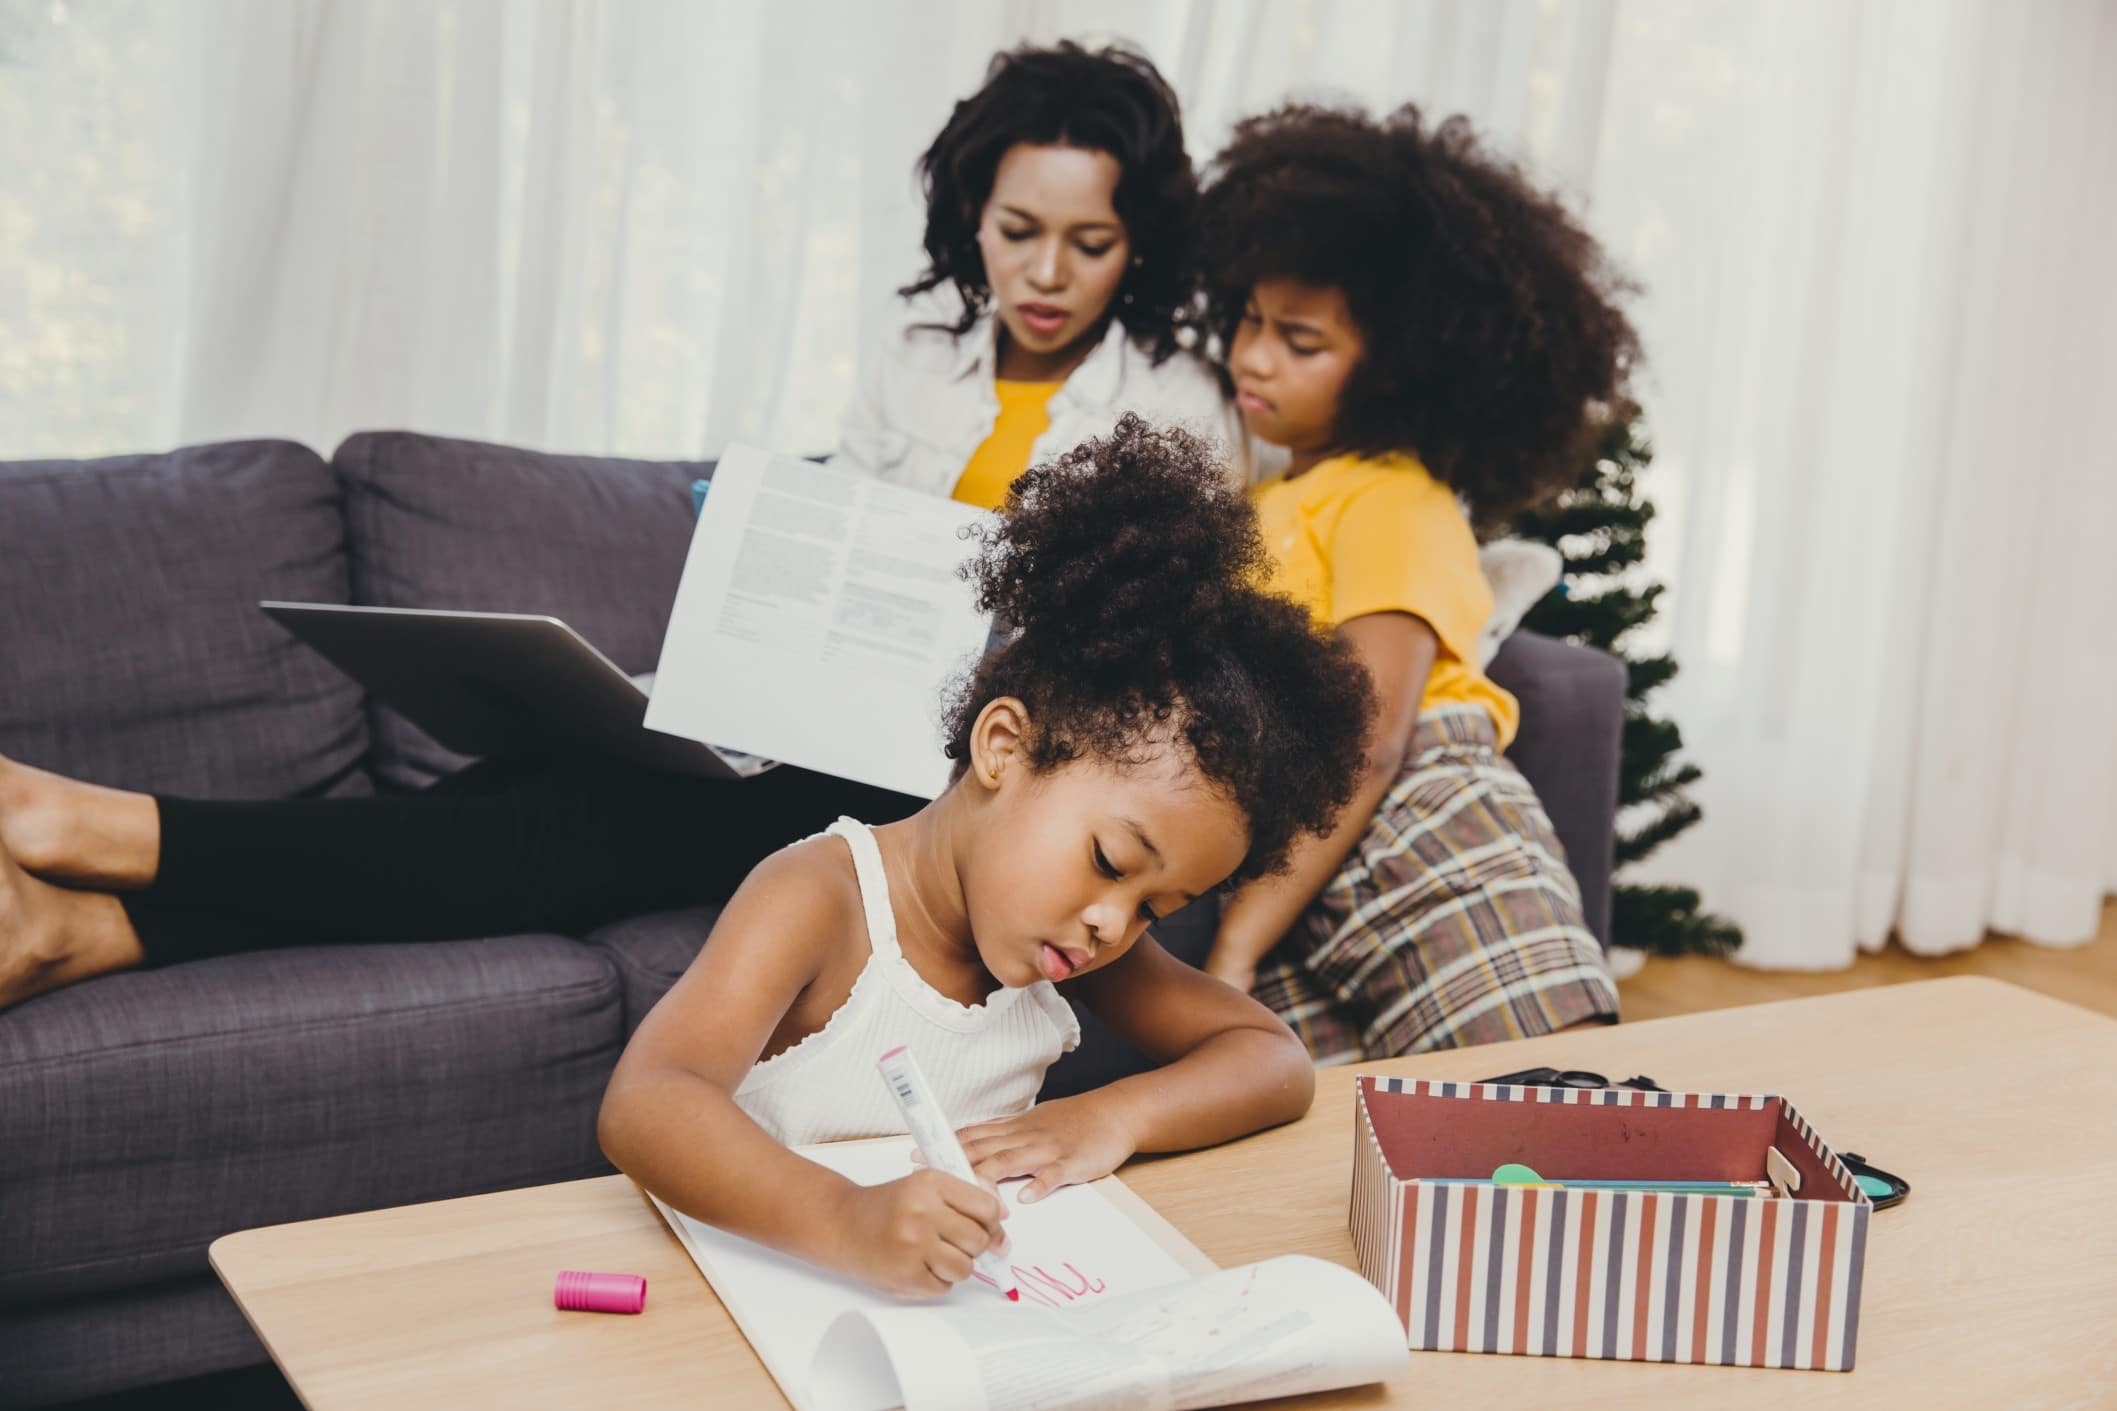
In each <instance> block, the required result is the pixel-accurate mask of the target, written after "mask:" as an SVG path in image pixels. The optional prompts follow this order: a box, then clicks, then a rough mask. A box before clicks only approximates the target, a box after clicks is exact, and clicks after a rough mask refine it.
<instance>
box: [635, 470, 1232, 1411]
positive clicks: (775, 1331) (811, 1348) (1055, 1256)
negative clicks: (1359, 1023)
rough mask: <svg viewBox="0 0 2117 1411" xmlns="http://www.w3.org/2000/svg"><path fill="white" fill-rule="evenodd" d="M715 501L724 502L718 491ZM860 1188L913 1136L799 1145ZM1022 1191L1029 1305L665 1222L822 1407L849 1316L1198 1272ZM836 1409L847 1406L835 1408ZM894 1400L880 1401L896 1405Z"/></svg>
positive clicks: (1017, 1268) (1018, 1309) (1076, 1192)
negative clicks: (826, 1366) (835, 1344)
mask: <svg viewBox="0 0 2117 1411" xmlns="http://www.w3.org/2000/svg"><path fill="white" fill-rule="evenodd" d="M714 493H715V494H718V493H720V492H719V491H718V490H716V491H714ZM798 1150H799V1151H800V1153H801V1154H802V1155H803V1156H806V1157H808V1158H809V1159H810V1160H813V1161H819V1162H821V1163H822V1164H824V1165H826V1166H829V1167H830V1168H831V1169H833V1170H835V1171H839V1172H842V1173H843V1174H844V1175H846V1176H848V1177H850V1178H851V1179H853V1180H855V1181H857V1182H859V1183H860V1184H861V1185H864V1186H872V1185H879V1184H881V1183H882V1182H884V1181H889V1180H894V1179H896V1178H897V1177H899V1176H903V1175H907V1174H909V1173H910V1172H911V1171H912V1170H914V1169H915V1168H914V1167H913V1165H912V1163H911V1153H912V1142H911V1139H910V1138H909V1137H904V1138H899V1139H894V1140H888V1141H872V1142H846V1143H841V1144H837V1145H831V1146H816V1147H802V1148H798ZM1022 1184H1023V1183H1022V1182H1010V1183H1008V1184H1007V1185H1006V1186H1003V1187H1002V1189H1001V1193H1002V1195H1003V1196H1004V1197H1005V1198H1006V1199H1007V1201H1008V1205H1009V1208H1010V1211H1011V1213H1010V1214H1009V1216H1008V1218H1007V1235H1008V1239H1009V1241H1010V1242H1011V1243H1010V1248H1009V1250H1008V1252H1007V1255H1006V1256H1005V1257H1006V1258H1007V1260H1008V1262H1009V1263H1010V1264H1011V1265H1012V1266H1013V1270H1014V1274H1015V1277H1016V1279H1017V1280H1018V1281H1019V1283H1020V1286H1021V1288H1022V1292H1023V1302H1022V1303H1021V1304H1012V1303H1009V1302H1008V1301H1007V1300H1006V1299H1005V1298H1003V1297H1002V1296H1001V1295H1000V1294H999V1293H998V1292H997V1291H995V1290H993V1289H992V1288H990V1287H988V1286H986V1285H984V1284H982V1283H979V1282H978V1281H977V1280H976V1279H971V1280H969V1281H967V1282H966V1283H964V1284H961V1285H958V1286H957V1287H956V1289H955V1290H954V1291H952V1292H951V1293H950V1294H949V1295H948V1296H947V1297H946V1298H941V1299H935V1300H931V1301H929V1302H924V1303H907V1302H904V1301H901V1300H898V1299H893V1298H891V1297H889V1296H888V1295H886V1294H882V1293H877V1292H875V1291H873V1290H871V1289H869V1288H867V1287H866V1286H864V1285H862V1284H858V1283H856V1282H854V1281H853V1280H851V1279H847V1278H843V1277H841V1276H839V1275H836V1274H831V1273H828V1272H826V1271H824V1270H821V1269H817V1268H815V1267H814V1266H813V1265H809V1264H806V1263H803V1262H802V1261H801V1260H798V1259H794V1258H792V1257H790V1256H788V1255H784V1254H780V1253H778V1252H777V1251H774V1250H769V1249H766V1248H764V1247H763V1246H761V1245H757V1244H753V1243H751V1242H750V1241H748V1240H745V1239H740V1238H738V1237H736V1236H734V1235H730V1234H726V1233H724V1232H722V1231H720V1230H716V1229H714V1228H713V1227H711V1226H710V1225H702V1224H700V1223H699V1222H697V1221H696V1220H692V1219H689V1218H687V1217H686V1216H683V1215H679V1214H677V1213H676V1212H675V1211H672V1210H670V1209H669V1208H668V1207H667V1206H663V1207H662V1214H663V1215H664V1216H665V1217H666V1218H667V1219H668V1221H669V1224H670V1227H671V1228H672V1229H674V1230H675V1231H676V1234H677V1238H679V1239H680V1240H682V1241H683V1244H684V1247H685V1249H687V1250H688V1251H689V1252H690V1254H691V1258H692V1260H693V1261H694V1262H696V1263H697V1265H698V1267H699V1269H700V1270H701V1271H702V1272H703V1273H704V1274H705V1276H706V1278H707V1280H708V1281H709V1282H710V1283H711V1284H712V1285H713V1291H714V1292H715V1293H717V1294H718V1295H720V1300H721V1302H722V1303H724V1304H726V1305H727V1307H728V1311H729V1312H730V1313H732V1314H733V1315H734V1317H735V1321H736V1322H737V1323H738V1324H739V1325H740V1326H741V1327H742V1331H743V1335H744V1336H745V1337H747V1338H749V1340H750V1345H751V1346H752V1347H753V1348H755V1349H756V1350H757V1355H758V1356H759V1357H760V1358H761V1359H763V1361H764V1364H765V1366H766V1368H768V1369H769V1370H770V1371H771V1373H772V1376H773V1379H774V1380H776V1381H777V1382H778V1383H779V1387H780V1390H781V1391H783V1392H785V1393H786V1395H787V1399H788V1400H789V1401H792V1402H793V1403H794V1404H795V1405H796V1406H797V1407H802V1408H805V1411H806V1409H807V1408H816V1407H818V1406H820V1405H821V1403H819V1402H818V1401H817V1400H815V1399H814V1397H813V1396H812V1395H811V1392H810V1387H809V1379H810V1371H811V1366H812V1364H813V1363H814V1360H815V1357H816V1352H817V1348H818V1346H819V1345H820V1344H821V1343H822V1341H823V1336H824V1333H825V1332H826V1331H827V1330H828V1329H829V1328H830V1326H831V1325H832V1323H834V1322H836V1321H837V1319H838V1318H839V1317H840V1316H841V1315H843V1314H846V1313H853V1312H870V1313H882V1312H889V1311H892V1310H896V1311H904V1310H914V1311H929V1312H930V1311H932V1310H935V1309H939V1308H951V1309H957V1310H973V1311H974V1310H978V1309H983V1310H986V1311H988V1312H992V1313H996V1314H998V1315H1000V1316H1002V1317H1003V1318H1008V1319H1013V1320H1016V1321H1017V1322H1018V1323H1020V1324H1021V1325H1022V1326H1027V1325H1028V1324H1027V1321H1025V1320H1040V1319H1041V1318H1042V1317H1043V1316H1044V1315H1045V1314H1047V1313H1049V1312H1051V1311H1053V1310H1056V1309H1059V1308H1072V1307H1092V1306H1094V1305H1095V1304H1097V1303H1100V1302H1104V1301H1107V1300H1109V1299H1114V1298H1117V1297H1120V1296H1122V1295H1125V1294H1131V1293H1139V1292H1142V1291H1145V1290H1150V1289H1155V1288H1162V1287H1166V1286H1168V1285H1170V1284H1172V1283H1177V1282H1179V1281H1183V1280H1187V1279H1190V1278H1192V1277H1193V1275H1192V1274H1191V1273H1190V1271H1188V1270H1187V1269H1185V1268H1184V1266H1183V1265H1182V1264H1181V1263H1180V1262H1179V1261H1178V1260H1177V1258H1176V1256H1174V1255H1172V1254H1170V1253H1169V1252H1168V1251H1167V1250H1166V1249H1164V1248H1162V1246H1161V1245H1159V1244H1157V1243H1156V1242H1155V1241H1154V1238H1153V1237H1152V1236H1151V1235H1149V1234H1148V1233H1147V1232H1146V1231H1145V1230H1143V1229H1141V1228H1140V1227H1139V1225H1138V1224H1137V1223H1135V1222H1134V1221H1133V1220H1132V1218H1131V1217H1130V1216H1129V1215H1127V1214H1126V1213H1125V1212H1124V1211H1122V1210H1120V1209H1118V1208H1117V1207H1116V1206H1115V1205H1113V1204H1112V1203H1111V1202H1110V1201H1109V1200H1108V1199H1106V1198H1105V1197H1104V1195H1103V1193H1102V1192H1101V1191H1100V1190H1098V1189H1097V1188H1096V1187H1094V1186H1092V1185H1089V1186H1069V1187H1066V1188H1064V1189H1062V1190H1059V1191H1056V1192H1054V1193H1052V1194H1051V1195H1050V1196H1048V1197H1046V1198H1045V1199H1043V1200H1040V1201H1036V1202H1034V1203H1033V1204H1030V1205H1019V1204H1016V1202H1015V1200H1014V1197H1015V1195H1016V1193H1018V1192H1019V1191H1020V1189H1021V1187H1022ZM871 1384H872V1386H873V1388H874V1390H875V1393H876V1394H877V1395H880V1396H883V1397H885V1398H888V1397H894V1396H895V1395H896V1391H895V1383H894V1381H893V1380H892V1379H891V1378H890V1377H889V1375H888V1373H887V1369H886V1368H884V1369H883V1373H882V1375H881V1376H880V1377H879V1378H876V1379H874V1380H873V1381H872V1383H871ZM835 1404H850V1403H847V1402H843V1401H841V1402H838V1403H835ZM895 1404H897V1403H896V1402H895V1401H893V1400H883V1401H878V1402H874V1403H873V1405H874V1406H876V1407H878V1408H879V1407H882V1406H893V1405H895Z"/></svg>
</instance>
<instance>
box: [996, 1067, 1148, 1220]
mask: <svg viewBox="0 0 2117 1411" xmlns="http://www.w3.org/2000/svg"><path fill="white" fill-rule="evenodd" d="M956 1135H957V1137H958V1138H959V1139H960V1140H961V1141H962V1143H963V1154H964V1155H965V1156H968V1157H969V1158H970V1164H971V1166H972V1167H974V1168H975V1169H976V1170H977V1173H978V1177H979V1179H981V1180H986V1181H1005V1180H1010V1179H1012V1178H1014V1177H1016V1176H1027V1177H1029V1178H1030V1181H1029V1184H1028V1185H1026V1186H1024V1187H1022V1193H1021V1194H1020V1195H1019V1196H1018V1197H1016V1198H1017V1199H1018V1200H1020V1201H1021V1202H1023V1203H1024V1204H1027V1203H1028V1202H1030V1201H1032V1200H1040V1199H1042V1198H1043V1197H1044V1196H1047V1195H1049V1194H1051V1193H1052V1192H1053V1191H1055V1190H1057V1189H1058V1188H1059V1187H1060V1186H1070V1185H1078V1184H1080V1183H1081V1182H1083V1181H1094V1180H1099V1179H1101V1178H1102V1177H1104V1176H1107V1175H1109V1174H1110V1173H1111V1172H1112V1171H1115V1170H1116V1169H1117V1168H1118V1167H1120V1166H1122V1165H1124V1164H1125V1162H1127V1161H1129V1160H1130V1159H1131V1158H1132V1154H1133V1153H1134V1152H1136V1151H1137V1150H1139V1142H1138V1139H1137V1138H1136V1137H1135V1136H1134V1135H1133V1132H1132V1128H1131V1125H1130V1124H1129V1123H1128V1122H1127V1121H1126V1120H1125V1116H1124V1111H1123V1107H1122V1105H1121V1103H1120V1101H1119V1100H1118V1099H1115V1098H1113V1097H1111V1096H1109V1095H1108V1093H1107V1092H1101V1093H1083V1094H1081V1095H1080V1096H1079V1097H1062V1098H1058V1099H1056V1100H1055V1101H1052V1102H1040V1103H1038V1104H1037V1105H1036V1106H1035V1107H1032V1108H1030V1109H1029V1110H1028V1111H1027V1112H1024V1113H1023V1114H1022V1115H1021V1116H1019V1117H1003V1118H1001V1119H1000V1120H999V1121H997V1122H981V1123H979V1124H978V1125H977V1126H975V1127H965V1128H964V1129H963V1130H962V1131H961V1132H958V1133H957V1134H956Z"/></svg>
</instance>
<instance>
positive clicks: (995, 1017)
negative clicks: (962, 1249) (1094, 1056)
mask: <svg viewBox="0 0 2117 1411" xmlns="http://www.w3.org/2000/svg"><path fill="white" fill-rule="evenodd" d="M826 831H827V832H829V833H830V834H832V835H833V836H834V837H838V838H843V839H844V840H845V845H846V846H847V847H848V848H850V849H852V853H853V875H854V876H855V877H856V878H858V879H859V883H860V905H861V909H862V910H863V911H865V912H866V913H867V940H868V945H869V947H870V948H871V950H872V954H870V955H869V956H868V958H867V965H866V967H865V968H863V969H862V970H861V972H860V976H859V978H858V979H856V980H855V981H854V982H853V992H852V993H851V994H850V995H848V996H846V1000H845V1003H844V1004H842V1005H840V1006H839V1007H838V1012H837V1013H835V1014H833V1015H832V1016H831V1017H830V1019H829V1021H828V1022H827V1023H825V1024H824V1026H823V1027H822V1028H821V1029H818V1030H817V1031H816V1032H815V1033H813V1034H811V1035H809V1036H808V1037H807V1038H805V1039H803V1040H802V1041H801V1042H800V1043H798V1044H795V1045H794V1046H793V1047H792V1048H790V1049H788V1050H786V1051H785V1052H784V1053H779V1054H775V1055H773V1056H772V1057H770V1058H768V1059H766V1060H765V1061H764V1062H762V1063H760V1064H758V1065H757V1066H756V1067H755V1068H752V1069H751V1070H750V1071H749V1072H748V1073H747V1074H746V1075H745V1076H744V1077H743V1080H742V1082H741V1083H740V1084H739V1085H738V1086H737V1087H736V1089H735V1102H736V1104H737V1105H738V1106H739V1107H741V1108H742V1110H743V1111H745V1112H747V1113H749V1114H750V1116H751V1117H753V1118H755V1119H756V1120H757V1122H758V1123H759V1124H760V1125H761V1126H763V1127H764V1128H765V1130H766V1131H768V1132H770V1133H771V1134H772V1135H773V1136H775V1137H777V1138H778V1139H779V1140H780V1141H782V1142H785V1143H786V1144H787V1145H788V1146H801V1145H804V1144H806V1143H809V1142H836V1141H850V1140H852V1139H854V1138H856V1137H888V1136H902V1135H903V1134H904V1132H905V1126H904V1118H903V1116H902V1115H901V1114H900V1113H899V1112H898V1110H897V1102H896V1099H895V1098H893V1097H891V1096H890V1092H889V1086H888V1084H886V1083H884V1082H883V1080H882V1074H881V1072H880V1071H879V1070H878V1069H877V1068H876V1067H875V1061H876V1060H877V1059H879V1058H880V1057H882V1055H883V1054H885V1053H887V1052H888V1051H889V1050H891V1049H893V1048H895V1047H896V1046H897V1045H898V1044H909V1045H910V1046H911V1051H912V1053H913V1054H914V1055H915V1056H916V1057H917V1058H918V1060H919V1067H920V1069H921V1071H923V1072H924V1073H925V1074H926V1078H927V1081H928V1082H930V1083H931V1084H932V1085H933V1090H934V1096H935V1097H936V1098H938V1099H939V1100H940V1103H941V1106H942V1108H943V1109H944V1110H945V1111H946V1112H947V1113H948V1116H949V1119H950V1120H951V1121H952V1122H954V1124H955V1125H956V1126H957V1127H958V1128H962V1127H967V1126H969V1125H971V1124H972V1123H974V1122H987V1121H991V1120H992V1119H994V1118H997V1117H1012V1116H1014V1115H1015V1114H1016V1113H1019V1112H1023V1111H1026V1110H1027V1109H1028V1108H1029V1107H1030V1106H1031V1105H1032V1104H1034V1103H1035V1101H1036V1094H1037V1089H1039V1088H1041V1087H1042V1086H1043V1085H1044V1070H1045V1069H1046V1068H1049V1067H1050V1066H1051V1065H1052V1064H1053V1063H1054V1062H1056V1061H1057V1060H1058V1057H1059V1055H1060V1054H1062V1053H1066V1052H1068V1051H1070V1050H1071V1049H1072V1048H1073V1047H1074V1046H1075V1045H1076V1044H1078V1043H1079V1042H1080V1040H1081V1029H1080V1023H1079V1021H1078V1020H1076V1019H1075V1018H1074V1017H1073V1009H1072V1007H1071V1006H1070V1005H1068V1004H1067V1003H1066V1001H1065V1000H1063V999H1061V998H1060V997H1059V993H1058V991H1057V990H1055V989H1053V988H1052V986H1051V982H1050V981H1049V980H1039V981H1037V982H1036V983H1035V984H1033V985H1031V986H1029V987H1028V988H1027V989H1019V990H1016V989H999V990H995V991H993V993H992V994H991V996H990V997H988V998H987V999H986V1001H985V1002H984V1003H983V1004H974V1005H963V1004H958V1003H957V1002H956V1001H954V1000H952V999H950V998H949V997H948V996H947V995H944V994H942V993H941V992H940V991H939V990H936V989H935V988H934V987H933V986H931V985H929V984H927V983H926V981H924V980H922V979H920V978H919V972H918V971H916V970H914V969H912V965H911V962H910V961H908V960H906V959H905V958H904V952H903V951H901V950H899V949H898V947H897V920H896V915H895V913H893V912H892V911H891V910H890V906H889V880H888V878H886V877H885V876H884V875H883V872H882V850H881V849H880V848H878V847H877V846H875V835H874V834H873V833H872V832H870V831H869V830H868V827H867V825H866V824H864V823H856V822H854V821H853V820H852V819H850V818H841V819H839V820H838V821H837V822H836V823H833V824H832V825H831V826H830V827H829V828H828V829H827V830H826Z"/></svg>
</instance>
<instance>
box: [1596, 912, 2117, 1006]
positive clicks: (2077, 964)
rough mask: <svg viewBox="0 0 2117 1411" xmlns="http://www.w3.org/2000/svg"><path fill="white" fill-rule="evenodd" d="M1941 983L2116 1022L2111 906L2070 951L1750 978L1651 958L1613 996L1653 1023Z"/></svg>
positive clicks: (1980, 950) (1872, 959)
mask: <svg viewBox="0 0 2117 1411" xmlns="http://www.w3.org/2000/svg"><path fill="white" fill-rule="evenodd" d="M1943 975H1985V976H1989V977H1991V978H1992V979H1995V980H2005V981H2007V982H2008V983H2009V984H2014V985H2020V986H2021V987H2022V988H2023V989H2027V990H2035V991H2037V992H2038V993H2040V994H2046V995H2050V996H2052V997H2053V998H2056V999H2062V1000H2064V1001H2066V1002H2067V1003H2068V1004H2077V1005H2079V1006H2080V1007H2081V1008H2083V1009H2093V1010H2096V1011H2098V1012H2100V1013H2103V1014H2109V1015H2117V901H2112V902H2111V903H2109V904H2108V905H2106V906H2105V907H2104V908H2103V911H2102V929H2101V930H2100V931H2099V932H2097V933H2096V936H2095V939H2094V940H2092V941H2090V942H2088V943H2087V944H2086V945H2084V946H2081V947H2078V948H2077V949H2073V950H2058V949H2055V948H2053V947H2050V946H2039V945H2033V944H2031V943H2030V942H2028V941H2018V940H2014V939H2012V938H2011V937H2006V936H1988V937H1987V938H1986V939H1985V942H1984V944H1982V945H1980V946H1978V947H1976V948H1975V949H1973V950H1967V951H1963V952H1961V953H1959V954H1956V955H1951V956H1945V957H1938V958H1934V959H1928V958H1926V957H1924V956H1916V955H1912V954H1911V953H1910V952H1909V951H1906V950H1904V949H1903V948H1902V947H1900V946H1898V945H1897V944H1896V943H1895V942H1894V941H1891V942H1890V943H1889V945H1888V947H1887V948H1886V949H1884V950H1882V951H1880V952H1879V953H1877V954H1874V955H1863V956H1861V957H1860V958H1859V959H1858V960H1857V961H1855V962H1853V966H1852V968H1851V969H1850V970H1840V971H1836V972H1833V973H1830V974H1822V975H1810V974H1782V973H1778V972H1774V971H1767V970H1750V969H1746V968H1744V967H1743V966H1740V965H1736V964H1734V963H1732V962H1729V961H1723V960H1708V959H1704V958H1701V957H1697V956H1685V957H1683V958H1682V959H1680V960H1663V959H1660V958H1655V959H1651V960H1649V961H1647V963H1646V967H1645V968H1644V969H1642V970H1641V971H1640V972H1639V973H1638V974H1637V975H1634V976H1633V977H1632V978H1631V979H1629V980H1624V981H1621V982H1619V984H1618V992H1619V994H1620V995H1621V996H1622V998H1623V1003H1624V1017H1625V1018H1626V1019H1632V1020H1637V1019H1660V1018H1664V1017H1666V1016H1668V1015H1671V1014H1691V1013H1695V1012H1697V1011H1699V1010H1705V1009H1729V1008H1732V1007H1734V1006H1736V1005H1742V1004H1764V1003H1766V1002H1768V1001H1770V1000H1776V999H1798V998H1800V997H1802V996H1804V995H1820V994H1830V993H1832V992H1834V991H1837V990H1854V989H1864V988H1866V987H1867V986H1870V985H1897V984H1902V983H1904V982H1905V981H1907V980H1933V979H1938V978H1940V977H1941V976H1943Z"/></svg>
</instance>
